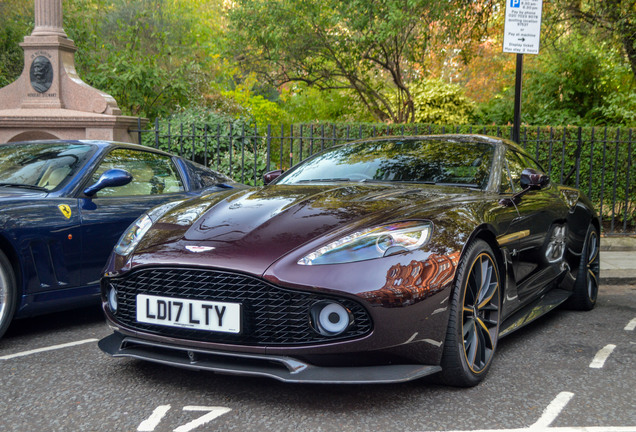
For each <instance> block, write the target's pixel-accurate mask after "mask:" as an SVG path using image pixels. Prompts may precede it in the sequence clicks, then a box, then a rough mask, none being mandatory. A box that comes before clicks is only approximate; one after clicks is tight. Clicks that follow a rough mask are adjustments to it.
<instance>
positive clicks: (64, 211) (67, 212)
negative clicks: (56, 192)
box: [57, 204, 71, 219]
mask: <svg viewBox="0 0 636 432" xmlns="http://www.w3.org/2000/svg"><path fill="white" fill-rule="evenodd" d="M57 208H59V209H60V211H61V212H62V214H63V215H64V217H65V218H66V219H70V218H71V208H70V207H69V206H67V205H66V204H60V205H58V206H57Z"/></svg>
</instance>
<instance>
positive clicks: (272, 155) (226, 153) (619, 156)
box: [132, 120, 636, 235]
mask: <svg viewBox="0 0 636 432" xmlns="http://www.w3.org/2000/svg"><path fill="white" fill-rule="evenodd" d="M132 132H134V133H136V134H138V135H137V136H138V138H139V142H140V143H142V144H145V145H148V146H152V147H156V148H161V149H164V150H167V151H170V152H172V153H176V154H179V155H181V156H186V157H188V158H190V159H192V160H195V161H197V162H199V163H201V164H204V165H206V166H209V167H211V168H213V169H216V170H218V171H220V172H223V173H225V174H228V175H230V176H231V177H232V178H234V179H235V180H236V181H239V182H241V183H247V184H252V185H260V184H262V175H263V174H264V173H265V172H268V171H270V170H273V169H277V168H280V169H287V168H289V167H291V166H293V165H295V164H297V163H298V162H300V161H302V160H304V159H305V158H307V157H309V156H311V155H312V154H314V153H316V152H318V151H321V150H323V149H325V148H329V147H332V146H334V145H338V144H342V143H345V142H348V141H352V140H356V139H364V138H369V137H374V136H381V135H398V136H400V135H403V136H413V135H431V134H449V133H475V134H484V135H491V136H498V137H505V138H511V136H512V127H511V126H452V127H448V126H433V125H381V126H379V125H369V124H363V125H353V124H303V125H292V126H281V127H276V128H274V127H272V126H271V125H268V126H266V127H263V128H257V127H255V126H248V125H247V124H242V123H239V122H236V123H222V124H221V123H218V124H214V125H207V124H183V123H174V122H170V121H162V122H160V121H158V120H157V121H155V122H154V124H152V125H151V127H150V128H146V129H143V128H142V127H141V122H139V127H138V129H137V130H135V131H132ZM633 139H634V134H633V130H632V129H625V128H623V129H621V128H609V127H601V128H599V127H549V126H539V127H523V128H522V129H521V134H520V141H521V142H520V145H521V146H523V147H524V148H525V149H526V151H528V152H529V153H530V154H531V155H532V156H533V157H535V159H536V160H537V161H538V162H539V163H541V164H542V165H543V167H544V168H545V170H546V172H547V174H548V175H550V177H551V178H552V179H553V180H555V181H558V182H559V183H562V184H565V185H568V186H574V187H577V188H580V189H581V190H582V191H583V192H584V193H585V194H587V196H588V197H590V199H591V200H592V201H593V202H594V204H595V205H596V208H597V211H598V212H599V214H600V215H601V219H602V222H603V233H604V234H605V235H635V234H636V172H635V171H636V168H635V167H634V164H633V158H632V147H633V143H634V141H633Z"/></svg>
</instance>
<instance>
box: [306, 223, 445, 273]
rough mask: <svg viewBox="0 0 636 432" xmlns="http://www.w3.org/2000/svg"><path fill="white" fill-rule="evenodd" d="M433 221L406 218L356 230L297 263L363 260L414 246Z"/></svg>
mask: <svg viewBox="0 0 636 432" xmlns="http://www.w3.org/2000/svg"><path fill="white" fill-rule="evenodd" d="M432 231H433V224H432V223H431V222H427V221H406V222H398V223H394V224H390V225H382V226H378V227H375V228H368V229H365V230H362V231H358V232H355V233H353V234H350V235H348V236H346V237H343V238H341V239H339V240H336V241H334V242H331V243H329V244H328V245H326V246H323V247H321V248H320V249H318V250H316V251H314V252H312V253H310V254H309V255H307V256H305V257H303V258H301V259H300V260H298V264H300V265H320V264H339V263H347V262H354V261H364V260H369V259H373V258H380V257H383V256H388V255H393V254H395V253H400V252H406V251H411V250H415V249H417V248H419V247H421V246H423V245H424V244H426V242H428V240H429V239H430V238H431V232H432Z"/></svg>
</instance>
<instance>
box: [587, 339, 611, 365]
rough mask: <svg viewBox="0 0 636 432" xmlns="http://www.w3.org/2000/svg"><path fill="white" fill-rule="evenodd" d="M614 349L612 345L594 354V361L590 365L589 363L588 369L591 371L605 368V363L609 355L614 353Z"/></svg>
mask: <svg viewBox="0 0 636 432" xmlns="http://www.w3.org/2000/svg"><path fill="white" fill-rule="evenodd" d="M615 348H616V345H613V344H609V345H605V346H604V347H603V348H602V349H601V350H600V351H599V352H597V353H596V356H594V360H592V363H590V367H591V368H592V369H601V368H602V367H603V366H605V361H606V360H607V358H608V357H609V356H610V354H612V351H614V349H615Z"/></svg>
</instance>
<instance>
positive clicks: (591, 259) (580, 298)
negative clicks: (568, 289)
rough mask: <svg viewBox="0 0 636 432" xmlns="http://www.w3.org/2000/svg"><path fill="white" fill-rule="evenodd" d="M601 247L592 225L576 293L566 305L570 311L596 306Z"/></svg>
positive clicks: (576, 282) (586, 241)
mask: <svg viewBox="0 0 636 432" xmlns="http://www.w3.org/2000/svg"><path fill="white" fill-rule="evenodd" d="M599 245H600V241H599V235H598V230H597V229H596V227H594V225H590V226H589V227H588V229H587V233H586V234H585V243H584V244H583V251H582V252H581V261H580V262H579V269H578V272H577V274H576V281H575V282H574V291H573V293H572V295H571V296H570V298H569V299H568V300H567V302H566V303H565V306H566V307H568V308H569V309H574V310H583V311H589V310H592V309H594V306H596V298H597V297H598V285H599V270H600V252H599Z"/></svg>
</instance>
